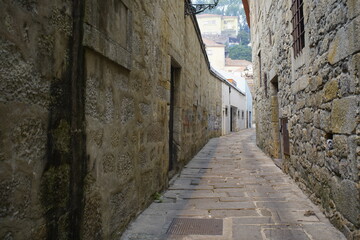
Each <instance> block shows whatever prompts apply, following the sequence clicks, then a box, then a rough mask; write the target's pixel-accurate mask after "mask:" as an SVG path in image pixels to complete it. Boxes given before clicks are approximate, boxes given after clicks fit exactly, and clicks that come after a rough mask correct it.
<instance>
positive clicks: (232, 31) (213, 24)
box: [197, 14, 239, 38]
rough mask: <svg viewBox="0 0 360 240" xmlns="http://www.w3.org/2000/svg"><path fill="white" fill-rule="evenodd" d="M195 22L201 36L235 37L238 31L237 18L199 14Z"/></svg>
mask: <svg viewBox="0 0 360 240" xmlns="http://www.w3.org/2000/svg"><path fill="white" fill-rule="evenodd" d="M197 21H198V23H199V27H200V30H201V33H202V35H223V36H224V35H225V36H227V37H233V38H234V37H235V38H236V37H237V35H238V31H239V19H238V17H237V16H221V15H216V14H201V15H198V16H197Z"/></svg>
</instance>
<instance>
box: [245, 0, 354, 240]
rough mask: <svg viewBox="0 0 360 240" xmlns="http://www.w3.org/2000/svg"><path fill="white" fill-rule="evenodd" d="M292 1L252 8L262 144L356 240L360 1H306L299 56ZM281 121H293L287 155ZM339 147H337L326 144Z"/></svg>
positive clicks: (261, 3) (259, 141) (258, 3)
mask: <svg viewBox="0 0 360 240" xmlns="http://www.w3.org/2000/svg"><path fill="white" fill-rule="evenodd" d="M291 2H292V1H291V0H282V1H268V0H266V1H265V0H263V1H255V2H254V1H252V2H251V4H250V5H251V6H250V7H251V10H250V12H251V32H252V46H253V56H254V65H255V71H254V72H255V78H256V97H255V98H256V116H257V120H256V126H257V144H258V145H259V147H261V148H262V149H263V150H264V151H265V152H266V153H267V154H269V155H270V156H272V157H273V158H282V160H283V169H284V171H285V172H287V173H289V174H290V175H291V176H292V177H293V178H294V179H295V180H296V181H297V182H298V184H299V186H300V187H301V188H302V189H303V190H304V191H305V192H306V193H307V194H308V195H309V196H310V198H311V199H312V200H313V201H314V202H315V203H317V204H319V205H321V207H322V209H323V211H324V212H325V214H326V216H328V217H329V218H330V220H331V222H332V223H333V224H335V225H336V226H337V227H338V228H339V229H340V230H341V231H342V232H344V233H345V235H346V236H347V237H348V238H349V239H359V236H360V233H359V227H360V185H359V183H360V182H359V169H360V159H359V156H360V125H359V122H360V121H359V109H360V108H359V98H360V96H359V94H360V85H359V74H360V73H359V69H360V54H359V51H360V44H359V41H358V39H359V33H360V31H359V29H360V2H359V1H356V0H331V1H327V0H326V1H325V0H320V1H315V0H304V1H303V2H304V17H305V19H304V23H305V47H304V49H303V50H302V52H301V54H300V55H299V56H297V57H294V52H293V48H292V36H291V32H292V24H291V18H292V12H291ZM280 118H287V119H288V124H287V129H288V131H289V144H290V154H289V155H287V154H284V142H283V139H282V137H281V136H282V135H281V133H280V122H279V119H280ZM328 140H332V141H333V146H329V145H328V144H327V142H328Z"/></svg>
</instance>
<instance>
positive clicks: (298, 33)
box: [291, 0, 305, 57]
mask: <svg viewBox="0 0 360 240" xmlns="http://www.w3.org/2000/svg"><path fill="white" fill-rule="evenodd" d="M303 6H304V3H303V0H292V5H291V12H292V19H291V23H292V26H293V31H292V36H293V49H294V57H297V56H298V55H299V54H300V53H301V50H302V49H303V48H304V47H305V25H304V9H303Z"/></svg>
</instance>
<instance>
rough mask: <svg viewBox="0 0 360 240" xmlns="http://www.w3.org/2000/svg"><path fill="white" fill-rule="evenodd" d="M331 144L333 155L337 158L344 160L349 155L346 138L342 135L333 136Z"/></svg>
mask: <svg viewBox="0 0 360 240" xmlns="http://www.w3.org/2000/svg"><path fill="white" fill-rule="evenodd" d="M333 142H334V150H335V155H337V156H339V157H340V158H341V157H343V158H346V157H347V156H348V154H349V149H348V145H347V137H346V136H344V135H334V137H333Z"/></svg>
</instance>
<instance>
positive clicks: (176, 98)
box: [168, 60, 181, 175]
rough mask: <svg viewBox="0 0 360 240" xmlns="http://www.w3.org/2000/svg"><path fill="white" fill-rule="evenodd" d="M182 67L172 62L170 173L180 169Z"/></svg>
mask: <svg viewBox="0 0 360 240" xmlns="http://www.w3.org/2000/svg"><path fill="white" fill-rule="evenodd" d="M180 70H181V68H180V65H179V64H177V63H176V62H175V61H174V60H172V61H171V69H170V104H169V105H170V109H169V143H168V145H169V168H168V170H169V172H173V170H176V169H177V168H178V154H179V153H178V149H179V147H178V146H179V144H180V139H179V138H180V135H179V133H180V131H181V130H180V129H179V128H180V124H179V122H180V111H181V109H180V107H179V103H180V94H179V85H180ZM170 175H171V173H170Z"/></svg>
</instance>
